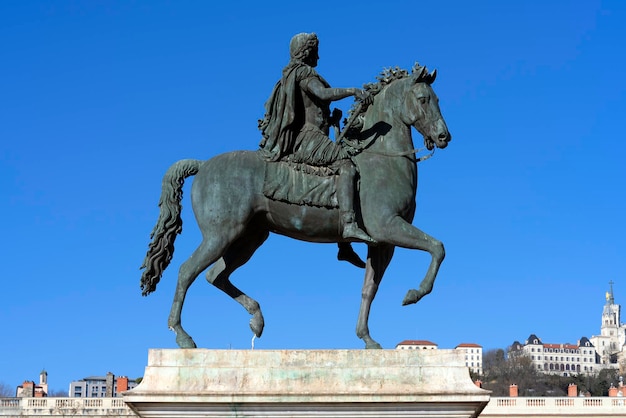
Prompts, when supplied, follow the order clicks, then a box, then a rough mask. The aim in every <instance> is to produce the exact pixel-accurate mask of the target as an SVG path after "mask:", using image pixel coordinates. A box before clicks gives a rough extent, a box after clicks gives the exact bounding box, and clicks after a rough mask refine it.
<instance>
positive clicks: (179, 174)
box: [141, 63, 451, 348]
mask: <svg viewBox="0 0 626 418" xmlns="http://www.w3.org/2000/svg"><path fill="white" fill-rule="evenodd" d="M435 78H436V71H433V72H432V73H429V72H428V70H426V68H425V67H422V66H420V65H419V64H417V63H416V64H415V66H414V67H413V69H412V71H411V72H409V71H407V70H403V69H399V68H396V69H388V70H384V71H383V72H382V73H381V75H380V76H379V77H377V82H375V83H370V84H368V85H366V86H364V87H365V89H366V90H368V91H369V92H370V93H371V95H372V96H373V101H372V103H371V104H370V105H369V106H368V107H367V108H366V109H364V110H363V109H361V110H362V113H360V114H356V113H354V112H352V114H351V116H350V118H351V119H356V120H358V121H359V124H360V126H359V129H351V134H346V135H345V141H346V142H347V143H349V144H350V145H352V146H354V147H357V148H359V149H358V152H357V153H356V154H355V155H354V156H353V157H352V158H353V161H354V163H355V164H356V166H357V167H358V171H359V173H360V189H359V191H358V196H357V198H358V202H359V203H360V221H361V224H362V225H363V227H364V229H365V230H366V231H367V233H368V234H369V235H370V236H371V237H372V238H373V239H374V240H375V241H376V242H375V243H368V244H367V248H368V251H367V260H366V267H365V280H364V284H363V290H362V300H361V305H360V310H359V316H358V321H357V326H356V334H357V336H358V337H359V338H361V339H362V340H363V341H364V342H365V347H366V348H381V346H380V344H378V343H377V342H376V341H375V340H374V339H373V338H372V337H371V336H370V332H369V327H368V319H369V314H370V306H371V304H372V301H373V300H374V297H375V296H376V292H377V290H378V287H379V285H380V282H381V280H382V278H383V275H384V273H385V270H386V268H387V266H388V265H389V263H390V262H391V258H392V256H393V253H394V249H395V247H403V248H409V249H416V250H422V251H427V252H428V253H430V255H431V257H432V258H431V261H430V265H429V267H428V270H427V271H426V275H425V277H424V279H423V280H422V282H421V283H420V285H419V288H417V289H410V290H409V291H408V292H407V294H406V296H405V297H404V300H403V302H402V304H403V305H408V304H413V303H416V302H418V301H419V300H420V299H421V298H422V297H424V296H425V295H427V294H429V293H430V292H431V291H432V288H433V284H434V281H435V278H436V276H437V272H438V271H439V267H440V265H441V263H442V261H443V259H444V257H445V251H444V246H443V244H442V243H441V242H440V241H438V240H437V239H435V238H433V237H431V236H430V235H428V234H426V233H424V232H423V231H421V230H419V229H418V228H416V227H415V226H413V225H412V221H413V216H414V214H415V207H416V204H415V197H416V191H417V162H418V159H417V158H416V153H417V152H418V151H419V150H417V149H415V148H414V146H413V140H412V138H411V127H414V128H415V129H416V130H417V131H418V132H419V133H420V134H421V135H422V136H423V139H424V144H425V147H426V148H427V149H428V150H430V151H434V149H435V147H437V148H441V149H443V148H446V146H447V145H448V142H449V141H450V139H451V136H450V133H449V132H448V128H447V126H446V123H445V121H444V119H443V117H442V116H441V112H440V109H439V99H438V98H437V96H436V95H435V93H434V91H433V89H432V87H431V84H432V83H433V82H434V81H435ZM359 108H360V106H358V105H357V106H355V108H353V109H352V111H354V110H355V109H359ZM344 130H345V129H344ZM270 164H280V163H276V162H269V161H267V160H265V159H263V158H261V157H260V155H259V153H258V152H257V151H234V152H229V153H225V154H222V155H218V156H216V157H213V158H211V159H209V160H207V161H201V160H195V159H186V160H180V161H178V162H176V163H174V164H173V165H172V166H171V167H170V168H169V169H168V170H167V172H166V174H165V176H164V177H163V183H162V194H161V198H160V201H159V207H160V215H159V219H158V221H157V224H156V226H155V228H154V230H153V231H152V234H151V239H152V241H151V243H150V245H149V249H148V252H147V254H146V258H145V261H144V264H143V265H142V269H145V270H144V271H143V274H142V277H141V289H142V294H143V295H144V296H146V295H148V294H150V293H151V292H153V291H154V290H155V289H156V286H157V284H158V282H159V280H160V279H161V276H162V274H163V271H164V270H165V269H166V268H167V266H168V265H169V263H170V261H171V259H172V256H173V252H174V240H175V238H176V235H177V234H179V233H181V231H182V220H181V216H180V214H181V209H182V207H181V199H182V187H183V183H184V181H185V178H187V177H190V176H194V175H195V179H194V181H193V185H192V189H191V201H192V207H193V210H194V213H195V217H196V219H197V222H198V226H199V227H200V229H201V231H202V237H203V238H202V242H201V244H200V246H199V247H198V248H197V249H196V250H195V251H194V252H193V254H192V255H191V257H190V258H189V259H187V260H186V261H185V262H184V263H183V264H182V265H181V267H180V271H179V273H178V283H177V285H176V291H175V294H174V301H173V304H172V308H171V311H170V315H169V319H168V326H169V328H170V329H171V330H173V331H174V332H175V333H176V343H177V344H178V346H179V347H181V348H195V347H196V344H195V342H194V341H193V339H192V338H191V336H190V335H189V334H187V332H185V330H184V329H183V327H182V324H181V312H182V308H183V302H184V300H185V295H186V294H187V290H188V289H189V286H190V285H191V284H192V283H193V282H194V280H195V279H196V278H197V277H198V275H199V274H200V273H202V272H203V271H204V270H206V269H207V268H208V267H209V266H211V268H210V269H209V270H208V272H207V273H206V277H207V281H208V282H209V283H211V284H213V285H214V286H215V287H217V288H218V289H220V290H222V291H223V292H224V293H226V294H227V295H229V296H230V297H231V298H233V299H234V300H235V301H237V302H238V303H240V304H241V305H242V306H243V307H244V308H245V309H246V311H247V312H248V313H249V314H250V315H252V318H251V319H250V328H251V329H252V332H253V333H254V335H255V336H257V337H260V336H261V334H262V333H263V328H264V325H265V324H264V319H263V314H262V312H261V308H260V305H259V303H258V302H257V301H256V300H254V299H252V298H251V297H249V296H248V295H246V294H245V293H244V292H242V291H241V290H239V289H238V288H237V287H235V286H234V285H233V284H232V283H231V281H230V275H231V274H232V273H233V272H234V271H235V270H236V269H237V268H238V267H241V266H242V265H244V264H245V263H246V262H247V261H248V260H249V259H250V258H251V257H252V255H253V254H254V252H255V251H256V250H257V249H258V248H259V247H260V246H261V244H263V242H264V241H265V240H266V239H267V238H268V236H269V234H270V232H273V233H277V234H281V235H284V236H288V237H291V238H294V239H298V240H303V241H308V242H317V243H333V242H335V243H339V242H344V241H345V239H344V238H342V234H341V228H340V226H339V225H340V223H341V222H340V214H339V210H338V208H336V207H335V208H329V207H321V206H310V205H298V204H293V203H288V202H284V201H280V200H275V199H270V198H268V197H266V196H265V195H264V193H263V188H264V179H265V172H266V170H268V165H270Z"/></svg>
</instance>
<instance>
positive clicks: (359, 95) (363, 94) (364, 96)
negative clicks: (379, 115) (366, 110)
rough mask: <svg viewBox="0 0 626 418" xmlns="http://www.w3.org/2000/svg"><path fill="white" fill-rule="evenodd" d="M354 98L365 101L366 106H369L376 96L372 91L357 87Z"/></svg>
mask: <svg viewBox="0 0 626 418" xmlns="http://www.w3.org/2000/svg"><path fill="white" fill-rule="evenodd" d="M354 98H355V99H357V100H358V101H359V102H361V103H363V105H364V106H369V105H371V104H372V102H373V101H374V97H372V95H371V93H370V92H369V91H367V90H362V89H356V93H355V94H354Z"/></svg>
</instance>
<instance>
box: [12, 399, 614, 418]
mask: <svg viewBox="0 0 626 418" xmlns="http://www.w3.org/2000/svg"><path fill="white" fill-rule="evenodd" d="M15 416H20V417H31V418H38V417H50V416H77V417H79V416H88V417H94V418H100V417H102V418H105V417H106V418H110V417H126V416H127V417H136V415H135V414H134V413H133V411H132V410H131V409H130V408H128V407H127V406H126V404H125V403H124V400H123V399H122V398H0V417H15ZM480 416H481V418H496V417H506V418H517V417H520V418H521V417H523V418H528V417H554V418H557V417H563V418H566V417H567V418H570V417H572V418H575V417H585V418H605V417H624V416H626V399H625V398H622V397H601V398H583V397H569V398H566V397H562V398H551V397H548V398H524V397H518V398H491V400H490V401H489V404H487V407H486V408H485V409H484V410H483V412H482V413H481V414H480Z"/></svg>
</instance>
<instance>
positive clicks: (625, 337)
mask: <svg viewBox="0 0 626 418" xmlns="http://www.w3.org/2000/svg"><path fill="white" fill-rule="evenodd" d="M609 286H610V288H609V291H608V292H606V295H605V298H606V303H605V304H604V307H603V308H602V326H601V327H600V335H598V336H595V337H592V342H593V344H594V346H595V347H596V351H597V353H598V354H599V356H600V362H601V363H604V364H608V363H616V362H617V361H618V360H619V358H618V357H621V356H622V351H623V348H624V344H625V343H626V325H622V323H621V306H620V305H618V304H616V303H615V297H614V295H613V281H610V282H609Z"/></svg>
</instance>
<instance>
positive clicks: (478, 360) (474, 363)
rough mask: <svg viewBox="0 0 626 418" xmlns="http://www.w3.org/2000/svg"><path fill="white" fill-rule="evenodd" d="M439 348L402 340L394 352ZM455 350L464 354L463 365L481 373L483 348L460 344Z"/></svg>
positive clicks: (429, 344)
mask: <svg viewBox="0 0 626 418" xmlns="http://www.w3.org/2000/svg"><path fill="white" fill-rule="evenodd" d="M438 348H439V346H438V345H437V344H435V343H434V342H432V341H428V340H404V341H402V342H401V343H398V344H397V345H396V350H437V349H438ZM455 350H461V351H464V352H465V365H466V366H467V367H468V368H469V369H470V370H471V371H472V372H475V373H478V374H482V373H483V347H482V346H480V345H478V344H474V343H462V344H459V345H457V346H456V347H455Z"/></svg>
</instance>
